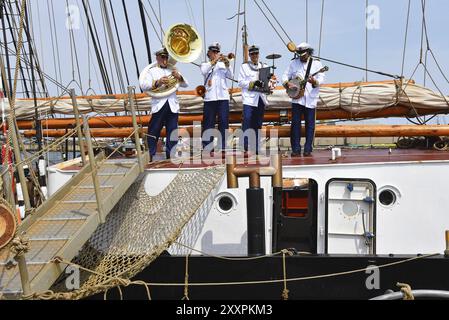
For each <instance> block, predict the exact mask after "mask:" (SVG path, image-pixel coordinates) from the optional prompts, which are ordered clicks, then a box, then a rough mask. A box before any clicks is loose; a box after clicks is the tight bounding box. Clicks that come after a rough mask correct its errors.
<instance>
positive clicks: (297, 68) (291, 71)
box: [282, 42, 325, 157]
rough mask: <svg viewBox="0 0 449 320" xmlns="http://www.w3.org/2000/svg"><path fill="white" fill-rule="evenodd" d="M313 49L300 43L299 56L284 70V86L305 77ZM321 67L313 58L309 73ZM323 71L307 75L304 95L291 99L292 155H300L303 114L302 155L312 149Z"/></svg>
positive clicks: (309, 153)
mask: <svg viewBox="0 0 449 320" xmlns="http://www.w3.org/2000/svg"><path fill="white" fill-rule="evenodd" d="M313 52H314V50H313V49H312V47H311V46H310V45H309V44H308V43H305V42H304V43H301V44H300V45H299V46H298V48H297V53H298V55H299V58H296V59H294V60H293V61H292V62H291V63H290V66H289V67H288V69H287V70H286V71H285V73H284V75H283V77H282V81H283V83H284V86H285V87H286V88H287V87H288V86H289V83H288V82H289V81H290V80H292V79H294V78H296V77H301V78H303V79H304V78H305V76H306V73H307V67H308V65H309V62H310V59H312V56H313ZM322 68H323V66H322V64H321V62H320V61H318V60H313V62H312V68H311V70H310V75H313V74H314V73H316V72H318V71H319V70H321V69H322ZM324 80H325V75H324V73H318V74H317V75H316V76H315V77H309V79H308V82H307V85H306V87H305V91H304V96H303V97H301V98H299V99H293V100H292V127H291V145H292V157H299V156H301V118H302V116H303V115H304V120H305V124H306V144H305V146H304V156H305V157H309V156H311V154H312V151H313V139H314V136H315V121H316V120H315V115H316V107H317V103H318V98H319V94H320V86H321V85H322V84H323V83H324Z"/></svg>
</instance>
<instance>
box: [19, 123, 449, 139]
mask: <svg viewBox="0 0 449 320" xmlns="http://www.w3.org/2000/svg"><path fill="white" fill-rule="evenodd" d="M236 129H239V128H238V127H232V128H231V129H230V130H231V131H234V130H236ZM193 130H194V128H193V127H191V126H189V127H182V128H180V132H179V135H180V136H182V135H186V134H188V135H189V136H192V135H193ZM262 130H263V131H264V133H265V135H266V136H267V137H271V136H275V132H277V135H278V137H280V138H285V137H290V126H265V127H263V129H262ZM91 132H92V136H94V137H96V138H126V137H129V136H130V135H131V134H132V132H133V129H132V128H113V129H111V128H108V129H92V130H91ZM146 133H147V128H143V129H142V132H141V134H146ZM303 133H304V127H303ZM65 134H66V131H65V130H44V131H43V136H44V137H47V136H48V137H53V138H58V137H62V136H64V135H65ZM165 134H166V133H165V130H163V131H162V134H161V136H162V137H165ZM24 135H25V136H26V137H28V138H30V137H34V136H35V135H36V131H35V130H28V131H25V132H24ZM416 136H426V137H433V136H449V125H429V126H418V125H337V126H334V125H318V126H317V128H316V137H329V138H332V137H333V138H336V137H416Z"/></svg>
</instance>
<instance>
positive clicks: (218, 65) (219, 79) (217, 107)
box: [201, 42, 234, 149]
mask: <svg viewBox="0 0 449 320" xmlns="http://www.w3.org/2000/svg"><path fill="white" fill-rule="evenodd" d="M208 49H209V50H208V52H207V57H208V58H209V62H205V63H203V64H202V65H201V73H202V74H203V76H204V79H205V80H204V86H205V87H206V94H205V97H204V114H203V133H204V131H206V130H208V129H213V128H215V124H216V120H217V115H218V129H219V130H220V133H221V148H222V149H226V132H227V130H228V129H229V99H230V96H229V91H228V86H227V83H226V79H227V78H228V79H232V78H233V76H234V75H233V73H232V70H231V64H230V61H229V59H228V58H227V57H225V56H223V55H222V54H220V51H221V46H220V44H219V43H218V42H214V43H212V44H211V45H210V46H209V48H208ZM211 143H213V137H211V138H210V139H208V141H205V140H204V138H203V148H205V147H206V146H207V145H209V144H211Z"/></svg>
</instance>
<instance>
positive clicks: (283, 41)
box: [254, 0, 287, 45]
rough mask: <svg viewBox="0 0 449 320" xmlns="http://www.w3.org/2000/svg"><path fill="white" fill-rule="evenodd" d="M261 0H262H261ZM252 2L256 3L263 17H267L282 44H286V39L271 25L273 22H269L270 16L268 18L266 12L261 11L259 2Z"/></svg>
mask: <svg viewBox="0 0 449 320" xmlns="http://www.w3.org/2000/svg"><path fill="white" fill-rule="evenodd" d="M262 1H263V0H262ZM254 3H255V4H256V5H257V7H258V8H259V10H260V12H261V13H262V14H263V15H264V17H265V18H266V19H267V21H268V23H269V24H270V25H271V27H272V28H273V30H274V32H276V34H277V35H278V37H279V39H281V41H282V43H283V44H284V45H287V41H285V40H284V38H282V36H281V34H280V33H279V31H278V30H277V29H276V27H275V26H274V25H273V23H272V22H271V20H270V18H268V16H267V15H266V13H265V12H264V11H263V9H262V7H261V6H260V5H259V3H258V2H257V1H256V0H254Z"/></svg>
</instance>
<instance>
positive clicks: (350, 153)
mask: <svg viewBox="0 0 449 320" xmlns="http://www.w3.org/2000/svg"><path fill="white" fill-rule="evenodd" d="M236 156H237V157H242V158H243V155H242V154H241V153H238V154H236ZM161 159H163V155H162V154H161V155H158V156H157V157H156V159H155V162H154V163H150V164H148V165H147V166H146V169H147V170H167V169H177V168H178V169H197V168H206V167H210V166H216V165H219V164H225V157H224V156H223V157H222V158H220V157H219V156H218V157H217V156H215V157H204V158H203V159H199V158H193V159H187V160H175V161H169V160H168V161H167V160H165V161H164V160H161ZM261 159H262V160H263V159H264V157H262V158H261ZM249 160H251V158H250V159H249ZM245 161H247V159H245ZM432 161H449V152H447V151H437V150H423V149H391V150H390V149H378V148H373V149H342V157H340V158H337V159H336V160H332V153H331V150H316V151H314V152H313V154H312V156H311V157H295V158H292V157H291V155H290V152H285V156H284V159H283V165H284V166H316V165H342V164H364V163H402V162H432ZM248 163H249V164H251V162H248ZM258 164H260V162H257V163H256V165H258Z"/></svg>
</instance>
